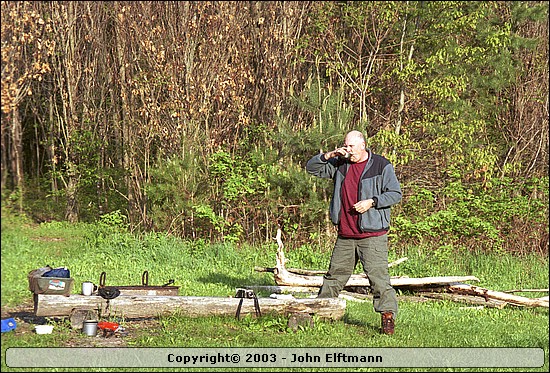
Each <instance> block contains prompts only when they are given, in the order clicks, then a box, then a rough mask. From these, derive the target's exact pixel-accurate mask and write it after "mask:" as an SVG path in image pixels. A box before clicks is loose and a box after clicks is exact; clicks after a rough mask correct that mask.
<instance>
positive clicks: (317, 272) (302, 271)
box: [254, 258, 409, 276]
mask: <svg viewBox="0 0 550 373" xmlns="http://www.w3.org/2000/svg"><path fill="white" fill-rule="evenodd" d="M408 259H409V258H401V259H398V260H396V261H394V262H391V263H389V264H388V267H394V266H396V265H398V264H399V263H403V262H404V261H405V260H408ZM286 270H287V271H288V272H291V273H295V274H298V275H307V276H315V275H324V274H325V273H327V271H323V270H318V269H302V268H286ZM254 271H256V272H271V273H275V271H277V268H273V267H254ZM362 276H363V275H362Z"/></svg>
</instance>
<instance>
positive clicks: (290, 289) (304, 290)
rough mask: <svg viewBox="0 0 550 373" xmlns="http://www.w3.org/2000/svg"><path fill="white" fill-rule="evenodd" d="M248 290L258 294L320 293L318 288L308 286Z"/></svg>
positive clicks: (253, 287)
mask: <svg viewBox="0 0 550 373" xmlns="http://www.w3.org/2000/svg"><path fill="white" fill-rule="evenodd" d="M246 288H247V289H251V290H254V291H255V292H256V293H258V292H260V291H261V292H265V293H270V294H292V293H318V292H319V288H318V287H307V286H278V285H251V286H246Z"/></svg>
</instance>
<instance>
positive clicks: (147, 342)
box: [1, 211, 549, 372]
mask: <svg viewBox="0 0 550 373" xmlns="http://www.w3.org/2000/svg"><path fill="white" fill-rule="evenodd" d="M276 249H277V245H276V243H275V242H273V243H272V244H266V245H264V246H262V247H246V246H245V247H235V246H233V245H229V244H212V245H211V244H208V243H206V242H204V241H201V240H197V241H194V242H188V241H182V240H179V239H177V238H174V237H170V236H167V235H165V234H156V233H152V234H147V235H143V236H140V237H136V236H133V235H131V234H129V233H126V232H125V231H124V230H123V229H119V228H118V227H116V226H106V225H103V224H96V225H90V224H67V223H59V222H53V223H44V224H40V225H33V224H31V223H30V222H29V221H27V220H26V219H25V218H24V217H18V216H14V215H13V214H10V213H6V211H3V213H2V273H1V278H2V287H1V295H2V298H1V300H2V307H3V308H4V307H13V306H15V305H18V304H21V303H25V302H27V303H28V302H30V301H31V300H32V297H31V293H30V292H29V290H28V282H27V277H26V276H27V274H28V272H29V271H31V270H32V269H35V268H39V267H42V266H44V265H46V264H48V265H51V266H54V267H57V266H67V267H68V268H69V269H70V270H71V276H72V277H73V278H75V289H74V292H75V293H78V292H79V289H80V284H81V282H83V281H89V280H91V281H93V282H94V283H96V284H97V283H98V281H99V276H100V274H101V272H103V271H105V272H106V285H139V284H140V283H141V275H142V273H143V271H145V270H147V271H148V272H149V284H150V285H161V284H163V283H165V282H167V280H168V279H174V280H175V285H177V286H179V287H180V295H186V296H191V295H196V296H223V297H226V296H232V295H234V293H235V288H236V287H241V286H247V285H273V284H274V282H273V277H272V276H273V275H272V274H270V273H260V272H255V271H254V267H255V266H260V267H272V266H274V265H275V252H276ZM285 251H286V252H285V254H286V256H287V258H288V259H289V262H288V263H287V266H288V267H302V268H303V267H310V268H311V263H315V264H316V265H318V266H319V267H317V268H316V269H324V268H323V266H326V265H328V259H329V256H330V253H328V252H327V251H326V250H321V249H319V248H315V247H313V246H312V247H307V248H304V247H301V248H296V249H292V248H290V249H286V250H285ZM392 255H394V254H393V253H392ZM404 256H407V257H408V258H409V259H408V260H407V261H405V262H403V263H401V264H399V265H398V266H396V267H392V268H391V274H392V275H406V276H410V277H423V276H442V275H445V276H447V275H474V276H477V277H478V278H479V279H480V280H481V281H480V282H479V283H478V284H477V285H479V286H482V287H486V288H489V289H492V290H499V291H504V290H510V289H519V288H547V287H548V258H544V257H540V256H535V255H533V256H526V257H521V258H519V257H514V256H512V255H510V254H499V255H488V254H481V253H478V254H474V253H460V252H455V253H450V252H445V253H441V252H439V253H438V252H434V251H433V250H432V251H430V250H428V249H426V248H411V249H410V250H409V251H408V252H407V253H406V255H404ZM395 259H398V257H394V258H391V260H395ZM358 270H359V268H358ZM267 295H268V294H261V293H260V296H267ZM521 295H528V296H530V297H534V296H542V295H547V294H521ZM399 305H400V312H399V316H398V319H397V326H396V334H395V335H394V336H392V337H388V336H384V335H381V334H380V333H379V330H378V328H379V322H380V319H379V315H378V314H376V313H375V312H374V311H373V309H372V304H371V303H370V302H365V303H359V302H348V304H347V307H346V314H345V316H344V318H343V319H342V320H337V321H327V320H319V319H315V323H314V325H313V327H304V328H299V329H298V330H296V331H294V330H291V329H289V328H288V327H287V321H288V318H287V317H285V316H280V315H279V316H275V315H265V316H263V317H261V318H258V319H257V318H254V317H250V316H245V317H243V318H242V319H241V320H236V319H235V318H234V317H197V318H189V317H183V316H180V315H177V314H173V315H170V316H165V317H161V318H159V319H157V320H156V322H154V323H151V325H150V327H147V328H144V329H143V330H140V331H138V332H136V333H133V334H131V335H130V336H128V337H125V341H126V342H127V343H128V346H131V347H215V348H219V347H291V348H292V347H294V348H297V347H312V348H314V347H372V348H375V347H376V348H378V347H392V348H399V347H472V348H477V347H540V348H543V349H544V351H545V365H544V366H543V367H541V368H536V369H532V368H506V369H499V371H518V372H519V371H548V341H549V339H548V328H549V326H548V325H549V323H548V309H545V308H544V309H543V308H519V307H511V306H508V307H505V308H504V309H496V308H484V309H475V308H465V307H464V306H466V305H464V304H459V303H454V302H449V301H430V302H423V303H415V302H410V301H400V303H399ZM48 321H49V322H51V323H55V325H56V328H55V329H54V330H55V332H54V333H53V334H51V335H36V334H35V333H32V332H26V333H23V332H22V331H21V330H19V328H18V329H16V330H15V331H14V332H8V333H2V371H28V370H29V369H17V368H8V367H7V366H6V365H5V351H6V349H7V348H9V347H63V346H66V345H67V344H69V343H71V342H74V341H76V342H78V341H79V340H81V339H82V340H85V339H86V338H87V337H85V336H82V335H81V334H80V333H79V332H78V331H75V330H72V329H71V328H70V323H69V322H68V320H67V319H66V318H61V319H48ZM125 322H127V325H126V326H127V327H128V328H131V327H132V325H131V321H125V320H123V319H122V324H123V325H125V324H124V323H125ZM30 370H31V371H33V369H30ZM67 370H70V371H90V370H91V369H76V368H74V369H50V368H40V369H35V371H67ZM119 370H128V371H148V370H150V369H147V370H146V369H143V370H142V369H118V368H116V369H115V368H113V369H109V368H104V369H98V370H94V371H119ZM157 370H159V371H177V370H178V369H168V368H162V369H157ZM179 370H181V369H179ZM197 370H201V371H211V369H207V368H204V369H197ZM216 370H220V369H216ZM224 370H228V371H231V370H233V369H229V368H227V369H224ZM241 370H242V369H241ZM250 370H251V371H268V370H269V369H261V368H255V369H250ZM281 370H282V371H303V369H299V368H287V369H281ZM394 370H397V371H471V369H459V368H434V369H427V368H422V369H421V368H417V369H404V368H403V369H389V368H382V369H380V368H378V369H367V368H362V369H357V371H394ZM306 371H346V369H339V368H330V369H328V368H327V369H324V368H316V369H311V368H307V369H306ZM475 371H494V369H481V368H480V369H475Z"/></svg>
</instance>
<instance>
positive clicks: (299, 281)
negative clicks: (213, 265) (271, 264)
mask: <svg viewBox="0 0 550 373" xmlns="http://www.w3.org/2000/svg"><path fill="white" fill-rule="evenodd" d="M276 240H277V244H278V248H277V254H276V267H275V270H274V271H273V277H274V279H275V283H276V284H277V285H279V286H305V287H321V285H322V284H323V276H305V275H298V274H295V273H291V272H289V271H288V270H287V269H286V267H285V263H286V258H285V254H284V252H283V242H282V240H281V230H280V229H277V236H276ZM465 281H479V279H478V278H477V277H475V276H443V277H421V278H408V277H398V278H390V283H391V285H392V286H393V287H397V288H398V287H401V286H426V285H449V284H454V283H459V282H465ZM346 286H370V282H369V280H368V278H367V277H366V276H365V275H364V274H357V275H351V277H350V278H349V280H348V282H347V283H346Z"/></svg>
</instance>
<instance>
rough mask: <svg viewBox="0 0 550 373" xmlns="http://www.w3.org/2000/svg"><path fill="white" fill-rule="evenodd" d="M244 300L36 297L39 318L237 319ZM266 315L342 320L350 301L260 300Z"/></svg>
mask: <svg viewBox="0 0 550 373" xmlns="http://www.w3.org/2000/svg"><path fill="white" fill-rule="evenodd" d="M240 300H241V298H233V297H186V296H178V295H174V296H164V295H119V296H118V297H116V298H114V299H111V300H109V305H108V306H109V307H108V308H107V301H106V300H105V299H103V298H102V297H100V296H95V295H91V296H86V295H77V294H71V295H70V296H68V297H66V296H64V295H45V294H36V295H34V313H35V314H36V316H69V315H71V314H72V313H73V310H75V309H97V310H99V313H100V314H101V315H106V314H107V313H109V314H110V315H113V314H115V315H117V316H121V317H128V318H134V317H158V316H161V315H170V314H173V313H177V314H179V315H182V316H191V317H196V316H235V314H236V311H237V307H238V305H239V301H240ZM258 303H259V306H260V311H261V313H262V315H264V314H270V313H274V314H291V313H307V314H315V315H317V316H319V317H321V318H327V319H335V320H337V319H340V318H342V317H343V316H344V313H345V310H346V302H345V301H344V300H342V299H335V298H322V299H273V298H258ZM240 314H241V315H243V316H244V315H246V314H255V309H254V300H253V299H244V300H243V304H242V308H241V312H240Z"/></svg>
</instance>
